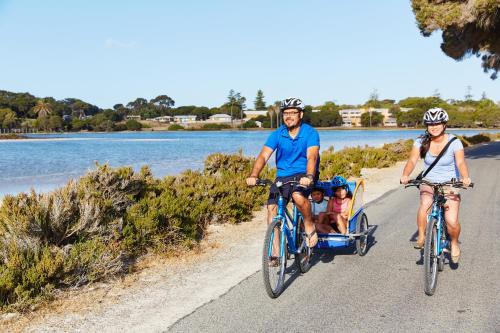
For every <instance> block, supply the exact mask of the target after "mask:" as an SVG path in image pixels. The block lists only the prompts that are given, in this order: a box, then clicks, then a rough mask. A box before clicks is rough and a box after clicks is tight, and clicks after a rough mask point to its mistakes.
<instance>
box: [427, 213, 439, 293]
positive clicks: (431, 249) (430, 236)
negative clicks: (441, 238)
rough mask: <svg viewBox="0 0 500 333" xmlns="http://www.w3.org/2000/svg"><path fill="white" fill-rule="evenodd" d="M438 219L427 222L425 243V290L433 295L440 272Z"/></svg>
mask: <svg viewBox="0 0 500 333" xmlns="http://www.w3.org/2000/svg"><path fill="white" fill-rule="evenodd" d="M436 223H437V221H436V219H432V220H430V221H429V222H428V223H427V226H426V228H425V244H424V291H425V293H426V294H427V295H429V296H432V295H433V294H434V291H435V290H436V284H437V273H438V255H437V242H438V238H437V226H436Z"/></svg>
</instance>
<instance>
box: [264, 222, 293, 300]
mask: <svg viewBox="0 0 500 333" xmlns="http://www.w3.org/2000/svg"><path fill="white" fill-rule="evenodd" d="M281 224H282V221H281V220H276V221H273V222H272V223H271V224H270V225H269V227H268V228H267V231H266V236H265V237H264V248H263V253H262V273H263V278H264V287H265V289H266V292H267V294H268V295H269V297H271V298H276V297H278V296H279V295H280V294H281V293H282V292H283V287H284V280H285V268H286V256H287V251H286V247H287V244H286V237H285V239H284V241H285V244H284V245H285V251H284V256H283V257H282V256H278V257H276V259H274V260H277V262H278V265H277V266H274V263H273V262H272V260H273V259H272V258H271V257H270V256H269V254H270V253H272V246H273V241H274V233H275V232H278V235H279V236H278V241H279V243H278V244H281V237H282V234H281ZM278 249H279V250H280V252H279V253H281V248H280V245H278Z"/></svg>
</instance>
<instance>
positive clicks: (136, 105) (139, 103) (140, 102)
mask: <svg viewBox="0 0 500 333" xmlns="http://www.w3.org/2000/svg"><path fill="white" fill-rule="evenodd" d="M146 105H148V101H147V100H146V99H145V98H141V97H139V98H136V99H135V100H134V101H132V102H129V103H128V104H127V108H129V109H134V110H139V109H141V108H143V107H145V106H146Z"/></svg>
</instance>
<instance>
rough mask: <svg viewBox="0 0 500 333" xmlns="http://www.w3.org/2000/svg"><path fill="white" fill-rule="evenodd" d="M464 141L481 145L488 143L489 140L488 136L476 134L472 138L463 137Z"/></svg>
mask: <svg viewBox="0 0 500 333" xmlns="http://www.w3.org/2000/svg"><path fill="white" fill-rule="evenodd" d="M464 138H465V140H467V141H468V142H469V143H470V144H473V145H475V144H478V143H483V142H490V141H491V138H490V137H489V136H488V135H485V134H476V135H473V136H466V137H464Z"/></svg>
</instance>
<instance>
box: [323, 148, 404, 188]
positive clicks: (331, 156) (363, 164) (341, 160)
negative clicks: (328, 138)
mask: <svg viewBox="0 0 500 333" xmlns="http://www.w3.org/2000/svg"><path fill="white" fill-rule="evenodd" d="M412 145H413V141H412V140H406V141H402V140H401V141H397V142H395V143H390V144H385V145H384V146H383V147H382V148H373V147H368V146H365V147H347V148H344V149H342V150H341V151H339V152H335V151H334V149H333V147H330V148H329V149H327V150H325V151H324V152H323V153H322V154H321V164H320V175H321V176H320V177H321V179H330V178H332V177H333V176H335V175H342V176H344V177H359V176H361V169H362V168H385V167H389V166H391V165H393V164H394V163H396V162H397V161H402V160H405V159H407V158H408V156H409V153H410V151H411V147H412Z"/></svg>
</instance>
